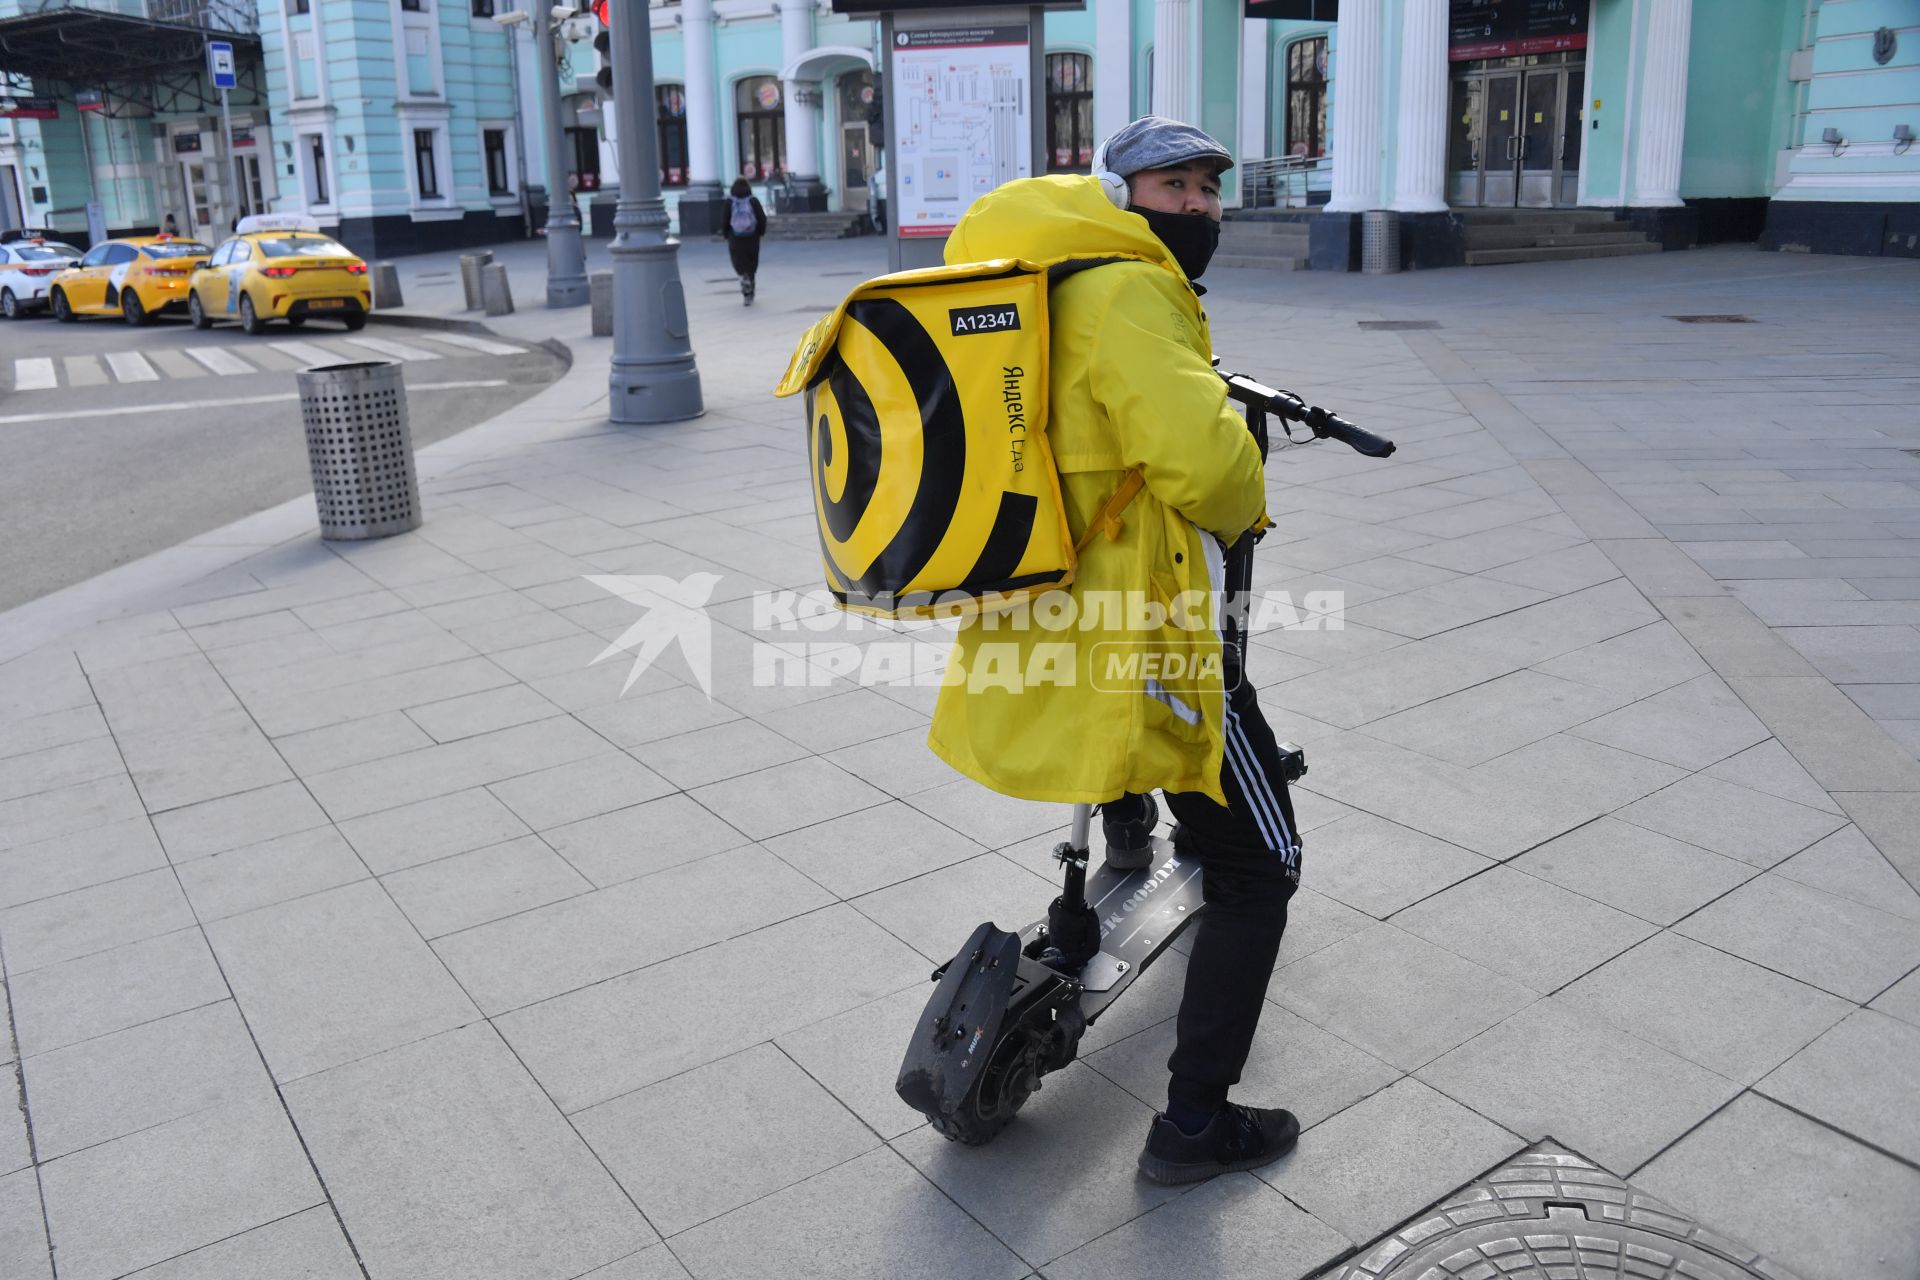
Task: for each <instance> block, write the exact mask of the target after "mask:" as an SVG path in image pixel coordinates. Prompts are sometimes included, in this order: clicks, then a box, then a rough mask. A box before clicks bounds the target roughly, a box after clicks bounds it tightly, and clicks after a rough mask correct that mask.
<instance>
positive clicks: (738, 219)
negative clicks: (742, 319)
mask: <svg viewBox="0 0 1920 1280" xmlns="http://www.w3.org/2000/svg"><path fill="white" fill-rule="evenodd" d="M720 234H721V235H724V236H725V237H726V238H727V256H728V257H729V258H731V259H732V260H733V274H735V275H737V276H739V277H740V303H741V305H742V306H748V307H750V306H752V305H753V277H754V273H755V272H757V271H759V270H760V238H761V237H762V236H764V235H766V234H767V211H766V209H765V207H764V206H762V205H761V203H760V198H759V197H758V196H756V195H754V194H753V188H752V187H749V186H748V185H747V180H746V179H745V178H735V179H734V180H733V186H732V188H731V189H729V190H728V192H727V221H726V223H725V225H723V226H722V227H721V228H720Z"/></svg>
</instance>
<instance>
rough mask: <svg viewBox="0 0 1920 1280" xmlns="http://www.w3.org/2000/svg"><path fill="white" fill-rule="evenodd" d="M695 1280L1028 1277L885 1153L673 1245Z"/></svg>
mask: <svg viewBox="0 0 1920 1280" xmlns="http://www.w3.org/2000/svg"><path fill="white" fill-rule="evenodd" d="M673 1251H674V1253H675V1255H676V1256H677V1257H678V1258H679V1259H680V1261H681V1262H682V1264H683V1265H684V1266H685V1267H686V1268H687V1271H688V1273H689V1274H691V1275H692V1276H694V1277H695V1278H696V1280H710V1278H711V1280H718V1278H719V1277H724V1276H744V1275H752V1274H755V1273H756V1272H757V1273H760V1274H765V1275H777V1276H783V1277H792V1280H837V1278H838V1277H842V1276H849V1275H872V1276H888V1277H898V1278H899V1280H946V1278H947V1277H949V1276H955V1275H964V1276H969V1277H979V1280H1019V1278H1020V1277H1023V1276H1027V1275H1029V1274H1031V1270H1030V1268H1029V1267H1028V1266H1027V1264H1026V1263H1025V1262H1023V1261H1021V1260H1020V1259H1019V1258H1018V1257H1016V1256H1015V1255H1014V1253H1013V1252H1012V1251H1011V1250H1009V1249H1008V1248H1007V1247H1006V1246H1005V1245H1004V1244H1001V1243H1000V1242H999V1241H998V1240H996V1239H995V1238H994V1237H993V1235H991V1234H990V1233H989V1232H988V1231H987V1229H986V1228H984V1227H982V1226H981V1225H980V1224H979V1223H978V1222H976V1221H975V1220H974V1218H973V1217H972V1216H970V1215H969V1214H967V1213H966V1212H965V1211H963V1210H962V1209H961V1208H959V1207H958V1206H956V1205H955V1204H954V1202H953V1201H952V1200H951V1199H949V1198H948V1197H947V1196H945V1195H942V1194H941V1192H940V1191H939V1189H938V1188H936V1187H935V1186H934V1185H933V1184H932V1183H931V1182H929V1181H928V1180H927V1179H926V1178H924V1177H922V1176H921V1175H920V1173H919V1172H918V1171H916V1170H915V1169H914V1167H913V1166H912V1165H910V1164H908V1163H907V1162H906V1161H905V1160H903V1159H901V1158H900V1156H899V1155H897V1154H896V1153H895V1152H893V1151H892V1150H890V1149H887V1148H882V1149H880V1150H876V1151H872V1152H869V1153H868V1154H866V1155H864V1156H860V1157H858V1158H857V1159H854V1160H850V1161H848V1162H847V1163H845V1164H843V1165H840V1166H838V1167H837V1168H834V1169H831V1170H828V1171H827V1172H826V1173H823V1174H820V1175H818V1176H817V1177H813V1178H809V1179H808V1180H807V1181H805V1182H802V1183H800V1184H799V1185H798V1186H794V1187H789V1188H787V1189H786V1190H785V1191H781V1192H778V1193H776V1194H774V1195H771V1196H768V1197H766V1198H765V1199H762V1200H756V1201H754V1202H753V1203H752V1204H750V1205H747V1206H745V1207H744V1208H741V1209H736V1210H734V1211H733V1212H732V1213H730V1214H727V1215H726V1216H725V1217H723V1218H717V1219H715V1220H714V1221H712V1222H708V1223H705V1224H703V1225H701V1226H698V1227H695V1228H694V1229H693V1230H691V1231H688V1232H685V1233H683V1234H682V1235H680V1236H679V1237H677V1238H676V1239H675V1240H674V1241H673Z"/></svg>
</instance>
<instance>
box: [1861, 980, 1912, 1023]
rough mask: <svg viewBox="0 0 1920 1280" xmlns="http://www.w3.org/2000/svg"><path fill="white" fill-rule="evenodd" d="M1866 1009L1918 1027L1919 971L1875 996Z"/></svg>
mask: <svg viewBox="0 0 1920 1280" xmlns="http://www.w3.org/2000/svg"><path fill="white" fill-rule="evenodd" d="M1868 1007H1869V1008H1873V1009H1878V1010H1880V1011H1881V1012H1882V1013H1890V1014H1892V1015H1893V1016H1894V1017H1896V1018H1899V1019H1901V1020H1903V1021H1905V1022H1908V1023H1911V1024H1912V1025H1914V1026H1916V1027H1920V969H1916V970H1914V971H1913V972H1912V973H1910V974H1908V975H1907V976H1906V977H1904V978H1902V979H1900V981H1898V982H1896V983H1894V984H1893V985H1892V986H1890V987H1888V988H1887V989H1886V990H1885V991H1883V992H1881V993H1880V994H1879V995H1878V996H1875V997H1874V1000H1873V1003H1872V1004H1871V1005H1870V1006H1868Z"/></svg>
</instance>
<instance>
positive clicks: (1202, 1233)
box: [1044, 1173, 1351, 1280]
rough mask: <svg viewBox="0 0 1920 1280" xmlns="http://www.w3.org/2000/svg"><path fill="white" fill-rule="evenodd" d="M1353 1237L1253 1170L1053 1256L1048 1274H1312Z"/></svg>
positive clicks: (1102, 1277)
mask: <svg viewBox="0 0 1920 1280" xmlns="http://www.w3.org/2000/svg"><path fill="white" fill-rule="evenodd" d="M1350 1247H1351V1242H1350V1241H1349V1240H1348V1239H1347V1238H1346V1237H1345V1236H1343V1235H1341V1234H1340V1233H1339V1232H1338V1231H1337V1230H1335V1229H1334V1228H1332V1227H1330V1226H1328V1225H1327V1224H1326V1223H1325V1222H1324V1221H1322V1220H1321V1219H1319V1218H1317V1217H1315V1216H1314V1215H1312V1214H1310V1213H1307V1212H1304V1211H1302V1210H1301V1209H1299V1208H1298V1207H1296V1206H1295V1205H1293V1204H1292V1203H1290V1202H1289V1201H1288V1200H1287V1198H1286V1197H1285V1196H1284V1195H1281V1194H1278V1193H1276V1192H1275V1191H1273V1190H1272V1189H1271V1188H1270V1187H1268V1186H1267V1185H1266V1184H1265V1183H1263V1182H1261V1181H1260V1180H1259V1179H1257V1178H1255V1177H1253V1176H1252V1175H1251V1174H1245V1173H1236V1174H1229V1175H1228V1176H1226V1177H1223V1178H1215V1179H1213V1180H1212V1181H1211V1182H1208V1183H1207V1184H1205V1185H1204V1186H1201V1187H1199V1188H1197V1189H1196V1190H1194V1191H1191V1192H1189V1193H1188V1194H1186V1195H1183V1196H1181V1197H1180V1198H1179V1199H1177V1200H1173V1201H1170V1202H1169V1203H1167V1204H1164V1205H1161V1206H1160V1207H1159V1208H1157V1209H1154V1210H1152V1211H1151V1212H1148V1213H1145V1214H1142V1215H1141V1216H1140V1217H1138V1218H1135V1219H1134V1220H1133V1221H1131V1222H1129V1223H1127V1224H1125V1225H1124V1226H1121V1227H1119V1228H1117V1229H1115V1230H1113V1231H1110V1232H1108V1233H1107V1234H1106V1235H1104V1236H1101V1237H1100V1238H1099V1239H1098V1240H1095V1241H1093V1242H1092V1243H1091V1244H1087V1245H1083V1246H1082V1247H1081V1248H1079V1249H1076V1250H1074V1251H1073V1252H1072V1253H1070V1254H1068V1255H1066V1256H1065V1257H1064V1258H1057V1259H1055V1260H1054V1261H1052V1262H1049V1263H1048V1264H1047V1266H1046V1270H1045V1272H1044V1274H1045V1276H1046V1277H1047V1280H1106V1278H1107V1277H1113V1276H1129V1275H1138V1276H1153V1275H1179V1274H1183V1273H1190V1274H1198V1275H1205V1276H1217V1277H1220V1280H1265V1278H1266V1277H1270V1276H1275V1275H1310V1274H1312V1273H1313V1272H1314V1271H1316V1270H1318V1269H1319V1268H1320V1267H1321V1266H1322V1265H1323V1264H1324V1263H1326V1262H1328V1261H1331V1260H1332V1259H1333V1258H1335V1257H1338V1256H1339V1255H1340V1254H1341V1253H1343V1252H1345V1251H1346V1250H1347V1249H1348V1248H1350Z"/></svg>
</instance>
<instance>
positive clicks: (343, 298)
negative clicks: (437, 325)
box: [187, 213, 373, 333]
mask: <svg viewBox="0 0 1920 1280" xmlns="http://www.w3.org/2000/svg"><path fill="white" fill-rule="evenodd" d="M371 310H373V291H372V288H371V287H370V284H369V281H368V279H367V264H366V263H365V262H363V261H361V260H360V258H358V257H356V256H355V255H354V252H353V251H352V250H351V249H349V248H347V247H346V246H345V245H343V244H341V243H340V242H339V241H337V240H334V239H332V238H331V237H329V236H326V235H323V234H321V231H320V226H319V224H318V223H316V222H315V221H314V220H313V219H312V218H309V217H307V216H306V215H305V214H297V213H261V214H255V215H253V216H252V217H247V218H242V219H240V222H239V224H238V225H237V226H235V228H234V235H233V237H232V238H231V239H229V240H225V241H222V242H221V244H220V247H219V248H217V249H215V250H214V251H213V256H212V257H211V258H209V259H208V260H207V262H206V263H205V264H204V265H203V266H202V267H201V269H200V270H198V271H195V272H194V273H193V279H192V280H191V281H190V282H189V285H188V289H187V315H188V316H190V317H191V318H192V320H193V327H194V328H196V329H209V328H212V327H213V322H214V321H216V320H223V319H232V320H238V321H239V322H240V327H241V328H242V329H244V330H246V331H247V332H248V333H260V332H261V331H263V330H264V329H265V328H266V327H267V321H269V320H285V321H286V322H287V324H288V325H289V326H290V327H292V328H296V329H297V328H299V327H300V326H301V325H303V324H305V323H306V322H307V321H309V320H314V319H323V320H338V321H340V322H341V323H343V324H345V325H346V326H347V328H349V329H359V328H361V327H363V326H364V325H365V324H366V323H367V312H369V311H371Z"/></svg>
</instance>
